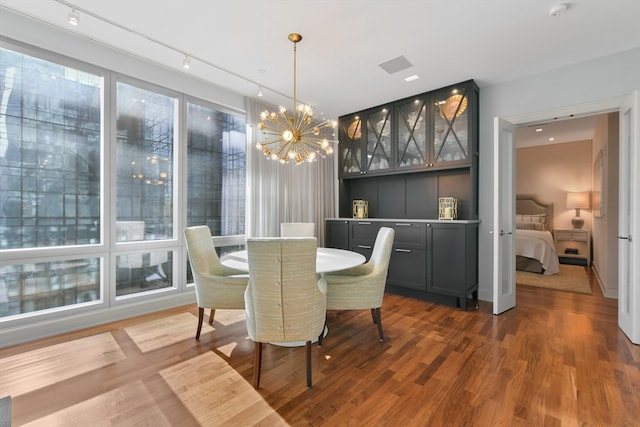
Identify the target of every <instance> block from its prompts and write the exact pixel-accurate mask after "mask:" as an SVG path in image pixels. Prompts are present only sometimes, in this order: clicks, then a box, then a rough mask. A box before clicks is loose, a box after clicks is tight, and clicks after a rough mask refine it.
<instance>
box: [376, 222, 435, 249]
mask: <svg viewBox="0 0 640 427" xmlns="http://www.w3.org/2000/svg"><path fill="white" fill-rule="evenodd" d="M384 226H385V227H391V228H393V229H394V230H395V234H394V237H393V246H394V247H411V248H421V249H425V247H426V241H427V232H426V224H425V223H420V222H408V221H407V222H404V221H398V222H387V223H385V224H384Z"/></svg>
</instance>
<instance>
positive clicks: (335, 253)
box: [220, 248, 366, 274]
mask: <svg viewBox="0 0 640 427" xmlns="http://www.w3.org/2000/svg"><path fill="white" fill-rule="evenodd" d="M365 261H366V258H365V257H364V255H362V254H359V253H358V252H353V251H348V250H345V249H336V248H318V252H317V255H316V273H319V274H323V273H332V272H335V271H340V270H346V269H348V268H352V267H355V266H357V265H360V264H362V263H364V262H365ZM220 262H222V264H224V265H225V266H227V267H231V268H235V269H236V270H240V271H244V272H247V273H248V272H249V254H248V252H247V250H242V251H236V252H230V253H228V254H225V255H222V256H221V257H220Z"/></svg>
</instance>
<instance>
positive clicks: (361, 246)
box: [358, 245, 371, 249]
mask: <svg viewBox="0 0 640 427" xmlns="http://www.w3.org/2000/svg"><path fill="white" fill-rule="evenodd" d="M358 247H359V248H360V249H371V246H366V245H358Z"/></svg>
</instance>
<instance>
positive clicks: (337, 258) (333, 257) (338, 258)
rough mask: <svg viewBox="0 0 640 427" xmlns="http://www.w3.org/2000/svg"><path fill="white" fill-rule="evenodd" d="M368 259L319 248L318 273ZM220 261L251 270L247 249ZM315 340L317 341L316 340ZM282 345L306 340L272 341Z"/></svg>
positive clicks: (341, 268)
mask: <svg viewBox="0 0 640 427" xmlns="http://www.w3.org/2000/svg"><path fill="white" fill-rule="evenodd" d="M365 261H366V258H365V257H364V255H362V254H359V253H358V252H353V251H348V250H346V249H336V248H322V247H319V248H318V252H317V254H316V273H318V274H324V273H332V272H336V271H340V270H346V269H348V268H352V267H356V266H358V265H360V264H363V263H364V262H365ZM220 262H222V264H223V265H225V266H227V267H231V268H235V269H236V270H239V271H244V272H247V273H248V272H249V253H248V251H247V250H242V251H236V252H230V253H227V254H224V255H222V256H221V257H220ZM328 332H329V328H328V327H327V326H326V325H325V327H324V332H323V333H322V336H323V337H324V336H326V335H327V333H328ZM313 342H316V340H314V341H313ZM270 344H274V345H277V346H280V347H301V346H303V345H305V343H304V342H302V341H300V342H272V343H270Z"/></svg>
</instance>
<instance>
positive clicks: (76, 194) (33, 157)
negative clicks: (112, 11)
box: [0, 48, 103, 250]
mask: <svg viewBox="0 0 640 427" xmlns="http://www.w3.org/2000/svg"><path fill="white" fill-rule="evenodd" d="M102 85H103V79H102V77H100V76H97V75H92V74H89V73H86V72H82V71H79V70H75V69H73V68H70V67H65V66H62V65H58V64H55V63H52V62H48V61H45V60H42V59H38V58H35V57H32V56H28V55H23V54H21V53H18V52H14V51H11V50H8V49H2V48H0V250H1V249H17V248H32V247H43V246H67V245H80V244H88V243H98V242H99V241H100V148H101V133H100V132H101V108H102V100H101V95H102Z"/></svg>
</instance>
